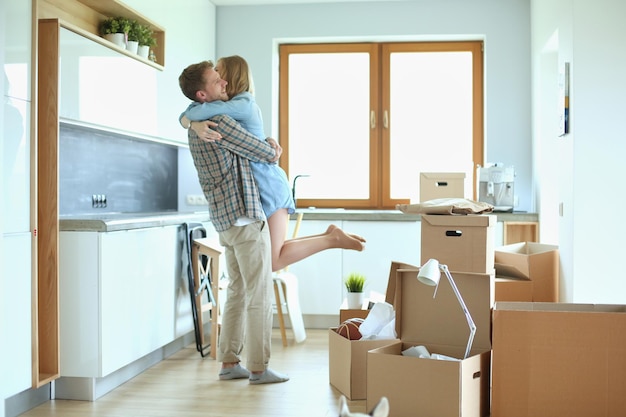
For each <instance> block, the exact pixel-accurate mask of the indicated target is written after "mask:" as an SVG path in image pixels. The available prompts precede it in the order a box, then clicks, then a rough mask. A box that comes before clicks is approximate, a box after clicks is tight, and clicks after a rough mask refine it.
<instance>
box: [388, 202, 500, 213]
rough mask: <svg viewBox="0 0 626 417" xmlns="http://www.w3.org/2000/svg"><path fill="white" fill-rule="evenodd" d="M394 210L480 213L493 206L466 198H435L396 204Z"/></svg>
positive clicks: (491, 208)
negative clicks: (417, 202)
mask: <svg viewBox="0 0 626 417" xmlns="http://www.w3.org/2000/svg"><path fill="white" fill-rule="evenodd" d="M396 210H400V211H401V212H403V213H406V214H482V213H491V212H492V211H493V206H492V205H491V204H489V203H484V202H482V201H474V200H468V199H466V198H436V199H434V200H428V201H424V202H422V203H419V204H396Z"/></svg>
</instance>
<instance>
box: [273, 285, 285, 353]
mask: <svg viewBox="0 0 626 417" xmlns="http://www.w3.org/2000/svg"><path fill="white" fill-rule="evenodd" d="M274 296H275V297H276V313H277V315H278V324H279V325H280V336H281V337H282V339H283V346H285V347H287V345H288V343H287V331H286V330H285V316H284V315H283V302H282V300H281V299H280V290H279V288H278V282H277V281H276V280H274Z"/></svg>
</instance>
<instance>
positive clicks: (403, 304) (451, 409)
mask: <svg viewBox="0 0 626 417" xmlns="http://www.w3.org/2000/svg"><path fill="white" fill-rule="evenodd" d="M418 271H419V269H418V268H416V267H412V268H409V269H398V270H397V271H396V305H395V307H396V331H397V333H398V336H399V337H400V341H395V342H393V343H390V344H388V345H387V346H384V347H380V348H377V349H373V350H370V351H369V352H368V354H367V408H368V409H370V408H371V407H373V405H374V404H375V403H376V402H377V401H378V400H379V399H380V398H381V397H382V396H386V397H387V398H388V399H389V403H390V409H391V414H390V417H415V416H425V417H460V416H463V417H482V416H488V415H489V387H490V385H489V383H490V361H491V307H492V306H493V304H494V296H493V294H494V277H493V275H492V274H476V273H467V272H454V271H451V275H452V278H453V279H454V281H455V283H456V284H457V287H458V289H459V292H460V293H461V296H462V297H463V299H464V301H465V304H466V305H467V308H468V310H469V311H470V314H471V316H472V318H473V320H474V322H475V324H476V328H477V330H476V335H475V338H474V343H473V345H472V350H471V352H470V356H469V357H468V358H466V359H462V360H459V361H443V360H435V359H424V358H416V357H409V356H403V355H402V351H403V350H406V349H408V348H409V347H412V346H418V345H424V346H426V348H427V349H428V350H429V352H430V353H440V354H444V355H447V356H452V357H456V358H462V357H463V355H464V353H465V349H466V346H467V341H468V337H469V333H470V331H469V327H468V324H467V320H466V318H465V314H464V313H463V311H462V309H461V306H460V305H459V303H458V300H457V298H456V296H455V295H454V292H453V290H452V287H451V286H450V284H449V282H448V280H447V278H446V277H445V275H444V274H443V273H442V275H441V280H440V282H439V288H438V290H437V295H436V297H435V298H434V299H433V293H434V288H433V287H429V286H427V285H424V284H422V283H420V282H419V281H418V280H417V273H418Z"/></svg>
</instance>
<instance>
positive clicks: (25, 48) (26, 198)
mask: <svg viewBox="0 0 626 417" xmlns="http://www.w3.org/2000/svg"><path fill="white" fill-rule="evenodd" d="M31 17H32V3H31V2H30V1H1V2H0V22H1V23H0V26H1V29H0V32H1V33H2V35H3V36H0V67H2V70H3V74H2V76H1V77H0V90H1V91H2V94H3V100H2V101H3V109H2V111H0V134H2V142H1V144H0V155H1V156H2V162H0V172H1V173H2V183H1V185H0V213H1V217H0V334H2V342H1V344H2V348H1V349H0V351H1V352H0V356H1V357H2V359H1V360H0V362H2V368H1V369H0V372H1V374H2V375H4V376H5V377H4V378H3V381H2V382H1V383H0V387H1V388H0V415H4V407H5V402H4V399H5V398H7V397H10V396H13V395H15V394H18V393H20V392H22V391H24V390H26V389H28V388H30V387H31V386H33V385H36V384H37V383H38V382H39V379H40V375H39V367H38V365H39V364H40V362H39V357H37V356H36V353H35V356H33V346H35V347H36V346H37V342H38V337H37V335H36V333H34V331H33V330H34V329H33V326H32V319H33V314H34V312H35V311H36V309H35V308H34V307H33V286H32V267H33V258H32V254H33V251H32V246H33V235H32V234H31V203H30V196H31V188H30V180H31V164H30V158H31V155H30V151H31V106H32V91H33V89H32V87H31V75H30V74H31V70H32V68H31V67H32V60H31V55H32V34H31V32H32V26H31V21H32V18H31ZM53 353H54V352H53ZM7 375H8V376H10V377H6V376H7Z"/></svg>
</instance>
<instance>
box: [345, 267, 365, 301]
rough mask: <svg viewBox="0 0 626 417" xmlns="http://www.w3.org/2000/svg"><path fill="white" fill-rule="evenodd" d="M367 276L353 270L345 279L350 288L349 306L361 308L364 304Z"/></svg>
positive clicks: (347, 287)
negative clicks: (364, 288)
mask: <svg viewBox="0 0 626 417" xmlns="http://www.w3.org/2000/svg"><path fill="white" fill-rule="evenodd" d="M365 281H366V279H365V276H364V275H363V274H360V273H358V272H352V273H350V275H348V277H347V278H346V280H345V281H344V283H345V285H346V289H347V290H348V295H347V299H348V308H349V309H358V310H360V309H361V307H362V306H363V301H364V295H363V287H364V286H365Z"/></svg>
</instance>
